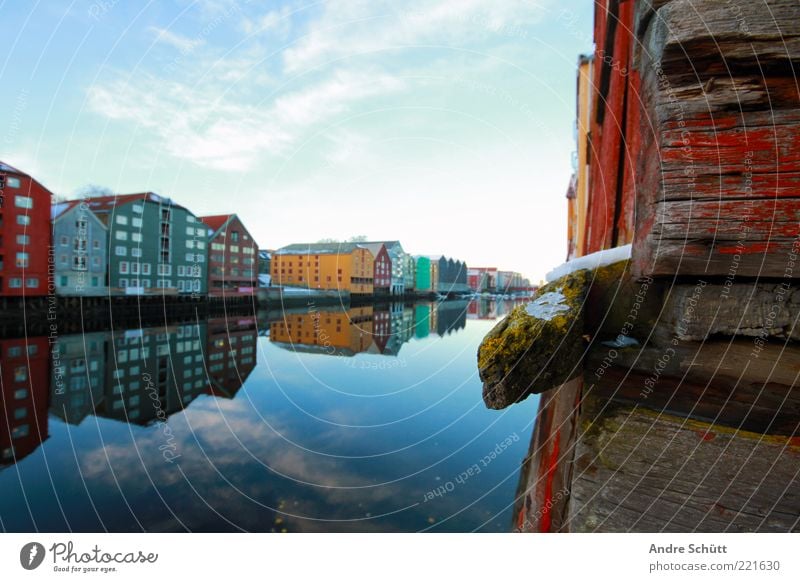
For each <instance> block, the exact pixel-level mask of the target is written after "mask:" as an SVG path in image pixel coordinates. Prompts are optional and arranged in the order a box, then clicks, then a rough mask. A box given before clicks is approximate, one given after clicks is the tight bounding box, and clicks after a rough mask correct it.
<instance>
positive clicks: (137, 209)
mask: <svg viewBox="0 0 800 582" xmlns="http://www.w3.org/2000/svg"><path fill="white" fill-rule="evenodd" d="M132 208H133V211H134V212H135V213H136V214H141V213H142V212H144V206H142V205H141V204H134V205H133V207H132Z"/></svg>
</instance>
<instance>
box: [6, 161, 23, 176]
mask: <svg viewBox="0 0 800 582" xmlns="http://www.w3.org/2000/svg"><path fill="white" fill-rule="evenodd" d="M0 172H6V173H8V174H19V175H20V176H26V177H30V176H28V174H26V173H25V172H21V171H19V170H18V169H16V168H15V167H14V166H10V165H8V164H6V163H5V162H0Z"/></svg>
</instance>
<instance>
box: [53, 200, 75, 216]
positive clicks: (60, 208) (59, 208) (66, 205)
mask: <svg viewBox="0 0 800 582" xmlns="http://www.w3.org/2000/svg"><path fill="white" fill-rule="evenodd" d="M80 203H81V201H80V200H66V201H65V202H57V203H55V204H53V205H52V206H51V207H50V218H51V219H52V220H56V219H57V218H60V217H61V215H62V214H64V213H66V212H67V211H69V210H72V209H73V208H75V207H76V206H77V205H78V204H80Z"/></svg>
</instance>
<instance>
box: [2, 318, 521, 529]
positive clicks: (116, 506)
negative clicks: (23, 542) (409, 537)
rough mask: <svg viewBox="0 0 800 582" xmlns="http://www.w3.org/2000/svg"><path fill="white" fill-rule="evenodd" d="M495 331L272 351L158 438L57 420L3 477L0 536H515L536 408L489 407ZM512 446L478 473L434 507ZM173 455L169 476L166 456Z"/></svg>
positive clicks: (478, 324)
mask: <svg viewBox="0 0 800 582" xmlns="http://www.w3.org/2000/svg"><path fill="white" fill-rule="evenodd" d="M492 325H493V322H488V321H470V322H468V324H467V327H466V329H463V330H461V331H459V332H457V333H453V334H450V335H447V336H445V337H444V338H439V337H437V336H431V337H428V338H425V339H423V340H416V339H412V340H411V341H410V342H408V343H407V344H405V345H404V346H403V350H402V353H401V356H400V357H398V358H393V357H383V356H376V355H371V354H358V355H357V356H355V357H352V358H343V357H328V356H324V355H316V354H305V353H294V352H290V351H286V350H283V349H280V348H278V347H276V346H274V345H271V344H270V343H269V341H268V340H267V339H265V338H262V339H261V340H260V343H259V358H258V366H257V367H256V369H255V370H254V371H253V373H252V374H251V375H250V377H249V378H248V379H247V381H246V383H245V385H244V387H243V388H242V389H241V390H240V391H239V392H238V393H237V395H236V397H235V398H234V399H233V400H225V399H218V398H213V397H209V396H201V397H199V398H198V399H196V400H195V401H194V402H193V403H192V405H191V406H190V407H189V408H188V409H187V410H186V411H185V412H183V413H179V414H175V415H173V416H172V417H170V419H169V421H168V423H167V425H163V424H156V425H152V426H149V427H139V426H134V425H127V424H123V423H120V422H116V421H111V420H107V419H98V418H96V417H94V416H89V417H87V418H86V419H85V420H84V421H83V422H82V423H81V424H80V425H79V426H69V425H66V424H64V423H62V422H61V421H59V420H56V419H53V418H51V421H50V435H51V436H50V439H48V441H46V442H45V443H44V444H43V445H42V446H41V447H40V448H39V449H38V450H37V451H35V452H34V453H32V454H31V455H30V456H29V457H28V458H26V459H24V460H23V461H21V462H20V463H18V464H17V465H15V466H12V467H9V468H7V469H6V470H4V471H2V472H0V519H2V527H3V528H4V529H8V530H27V529H34V528H36V529H40V530H63V529H67V528H68V527H71V528H72V529H74V530H77V531H80V530H102V529H103V528H104V527H105V528H108V529H110V530H139V529H142V528H144V529H147V530H182V529H184V528H188V529H191V530H195V531H196V530H201V531H202V530H235V529H239V528H241V529H246V530H262V531H270V530H271V529H276V530H278V531H280V530H282V529H284V528H285V529H288V530H289V531H328V530H337V531H338V530H358V531H373V530H379V531H383V530H388V531H394V530H412V531H414V530H420V529H424V528H426V527H429V526H430V525H431V523H434V524H440V525H438V526H436V527H434V529H441V530H472V529H475V528H479V527H483V528H484V529H487V530H491V531H506V530H508V529H509V527H510V522H511V517H510V506H511V504H512V503H513V497H514V493H515V490H516V485H517V475H518V469H519V466H520V462H521V460H522V458H523V456H524V454H525V452H526V450H527V446H528V442H529V439H530V432H531V423H532V421H533V419H534V416H535V406H536V402H535V399H529V400H528V401H526V402H524V403H522V404H520V405H516V406H513V407H511V408H510V409H508V410H506V411H502V412H497V411H489V410H486V409H485V408H484V406H483V403H482V401H481V387H480V381H479V379H478V377H477V371H476V367H475V358H476V355H475V354H476V349H477V345H478V343H479V341H480V339H481V338H482V337H483V335H484V334H485V333H486V332H488V331H489V329H490V328H491V326H492ZM392 364H397V365H396V367H391V368H389V369H380V367H381V366H389V365H392ZM376 368H377V369H376ZM165 429H166V430H165ZM514 433H516V435H518V437H519V440H518V441H516V442H515V443H514V444H513V445H512V446H511V447H509V448H508V449H507V450H505V451H503V452H502V453H501V454H499V455H497V457H496V459H494V460H492V461H491V462H490V463H489V464H488V466H486V467H485V468H483V467H482V470H481V472H480V474H478V475H476V476H473V477H470V478H469V479H468V480H466V482H465V483H464V484H457V483H456V484H455V488H454V489H453V490H452V491H451V492H448V493H447V494H446V495H444V496H443V497H436V498H434V500H432V501H428V502H423V500H424V497H425V493H426V492H428V491H429V490H431V489H435V488H436V487H438V486H444V485H446V484H447V483H448V482H450V481H452V482H454V483H455V478H456V477H457V476H458V475H459V474H460V473H461V472H462V471H465V470H467V469H468V468H469V467H471V466H472V465H473V464H474V463H479V465H480V459H481V458H483V457H484V456H485V455H488V454H490V453H491V451H492V450H493V449H494V448H495V445H496V444H497V443H499V442H501V441H503V440H504V439H505V438H506V437H508V436H509V435H513V434H514ZM168 443H171V444H173V445H174V448H175V451H176V454H180V457H179V458H178V459H177V461H176V462H175V463H174V464H169V463H166V462H165V461H164V460H163V457H162V454H161V452H160V450H159V447H164V446H166V445H167V444H168ZM20 484H22V487H21V486H20ZM23 489H24V493H23ZM482 496H485V497H483V499H480V500H479V498H481V497H482ZM26 501H27V502H28V503H29V505H30V508H31V509H30V513H32V514H33V519H32V518H31V517H30V513H29V509H28V505H27V504H26ZM473 503H474V505H471V504H473ZM454 514H455V515H454ZM342 520H345V521H342ZM443 521H444V523H441V522H443ZM484 522H488V523H487V524H486V525H484ZM67 524H69V526H67Z"/></svg>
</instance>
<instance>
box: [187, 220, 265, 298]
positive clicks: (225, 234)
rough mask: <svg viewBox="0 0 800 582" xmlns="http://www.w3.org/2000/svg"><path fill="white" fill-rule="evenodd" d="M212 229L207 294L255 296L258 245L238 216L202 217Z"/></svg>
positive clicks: (209, 242) (209, 239)
mask: <svg viewBox="0 0 800 582" xmlns="http://www.w3.org/2000/svg"><path fill="white" fill-rule="evenodd" d="M200 220H201V221H202V222H203V223H204V224H205V225H206V226H208V228H209V231H210V235H209V237H208V244H209V248H210V250H209V253H208V294H209V295H212V296H217V297H237V296H242V295H252V294H253V290H254V288H255V287H257V286H258V285H257V279H258V277H257V269H258V265H257V264H256V261H257V260H258V259H257V257H258V245H257V244H256V242H255V241H254V240H253V238H252V237H251V236H250V233H249V232H248V231H247V229H246V228H245V227H244V224H242V221H241V220H240V219H239V217H238V216H237V215H235V214H220V215H216V216H201V217H200Z"/></svg>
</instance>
